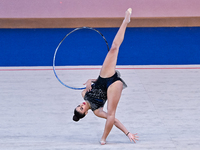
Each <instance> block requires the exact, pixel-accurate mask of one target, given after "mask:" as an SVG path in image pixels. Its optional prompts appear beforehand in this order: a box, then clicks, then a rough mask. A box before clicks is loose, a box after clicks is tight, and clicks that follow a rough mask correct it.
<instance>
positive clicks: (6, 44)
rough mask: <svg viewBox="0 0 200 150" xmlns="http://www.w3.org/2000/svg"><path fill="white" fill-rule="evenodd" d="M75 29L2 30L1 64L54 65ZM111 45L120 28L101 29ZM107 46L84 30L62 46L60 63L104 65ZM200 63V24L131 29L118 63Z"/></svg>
mask: <svg viewBox="0 0 200 150" xmlns="http://www.w3.org/2000/svg"><path fill="white" fill-rule="evenodd" d="M71 30H72V29H0V45H1V47H0V49H1V50H0V51H1V54H0V66H52V60H53V55H54V51H55V49H56V47H57V46H58V44H59V42H60V41H61V40H62V38H63V37H64V36H65V35H66V34H67V33H69V32H70V31H71ZM98 30H99V31H100V32H102V34H103V35H104V36H105V37H106V39H107V41H108V43H109V46H110V45H111V43H112V40H113V38H114V36H115V34H116V32H117V28H99V29H98ZM106 53H107V48H106V44H105V42H104V40H103V39H102V37H101V36H100V35H99V34H97V33H96V32H94V31H92V30H88V29H83V30H79V31H76V32H74V33H72V34H71V35H70V36H68V37H67V38H66V39H65V40H64V41H63V43H62V44H61V46H60V48H59V49H58V53H57V58H56V65H101V64H102V63H103V60H104V57H105V56H106ZM162 64H163V65H165V64H166V65H171V64H173V65H176V64H200V27H184V28H182V27H177V28H128V29H127V32H126V35H125V39H124V42H123V44H122V45H121V47H120V53H119V58H118V65H162Z"/></svg>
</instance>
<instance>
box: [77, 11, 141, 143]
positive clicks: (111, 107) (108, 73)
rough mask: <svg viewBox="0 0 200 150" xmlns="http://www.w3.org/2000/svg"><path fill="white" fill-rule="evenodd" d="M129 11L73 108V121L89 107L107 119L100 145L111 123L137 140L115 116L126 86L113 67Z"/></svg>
mask: <svg viewBox="0 0 200 150" xmlns="http://www.w3.org/2000/svg"><path fill="white" fill-rule="evenodd" d="M131 13H132V9H131V8H129V9H128V10H127V11H126V13H125V18H124V20H123V22H122V24H121V26H120V28H119V30H118V32H117V34H116V36H115V38H114V40H113V43H112V46H111V49H110V51H109V52H108V54H107V56H106V58H105V60H104V63H103V66H102V68H101V71H100V75H99V77H98V79H89V80H88V81H87V82H86V83H85V85H86V89H84V90H83V91H82V96H83V98H84V100H85V102H83V103H82V104H80V105H78V106H77V107H76V108H75V110H74V116H73V120H74V121H78V120H79V119H81V118H83V117H84V116H85V115H86V114H87V113H88V110H89V109H91V110H92V111H93V113H94V114H95V115H96V116H97V117H100V118H104V119H107V120H106V124H105V128H104V133H103V136H102V138H101V141H100V144H101V145H104V144H106V138H107V136H108V134H109V133H110V131H111V129H112V127H113V125H115V126H116V127H117V128H119V129H120V130H121V131H122V132H124V134H125V135H126V136H128V137H129V139H130V141H134V142H135V140H138V136H137V134H132V133H130V132H128V130H127V129H126V128H125V127H124V125H123V124H122V123H121V122H120V121H119V120H118V119H116V118H115V112H116V109H117V104H118V102H119V99H120V97H121V93H122V90H123V87H126V84H125V83H124V81H123V80H122V79H121V78H120V74H119V72H117V71H116V70H115V67H116V63H117V57H118V52H119V47H120V45H121V43H122V41H123V39H124V34H125V30H126V27H127V24H128V23H129V22H130V16H131ZM92 83H93V84H92ZM106 100H108V104H107V113H106V112H105V111H103V106H104V104H105V102H106Z"/></svg>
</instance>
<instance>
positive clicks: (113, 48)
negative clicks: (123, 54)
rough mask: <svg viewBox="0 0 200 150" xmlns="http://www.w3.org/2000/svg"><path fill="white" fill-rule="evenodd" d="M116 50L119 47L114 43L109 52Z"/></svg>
mask: <svg viewBox="0 0 200 150" xmlns="http://www.w3.org/2000/svg"><path fill="white" fill-rule="evenodd" d="M118 49H119V46H117V45H116V44H115V43H113V44H112V46H111V48H110V52H116V51H117V50H118Z"/></svg>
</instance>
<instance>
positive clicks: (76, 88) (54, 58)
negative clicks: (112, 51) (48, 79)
mask: <svg viewBox="0 0 200 150" xmlns="http://www.w3.org/2000/svg"><path fill="white" fill-rule="evenodd" d="M81 29H89V30H93V31H95V32H97V33H98V34H100V35H101V36H102V37H103V39H104V41H105V42H106V45H107V48H108V51H109V46H108V42H107V40H106V38H105V37H104V36H103V34H102V33H101V32H99V31H98V30H97V29H94V28H91V27H80V28H76V29H74V30H72V31H71V32H69V33H68V34H67V35H66V36H65V37H64V38H63V39H62V40H61V41H60V43H59V44H58V46H57V48H56V50H55V53H54V56H53V71H54V74H55V76H56V78H57V79H58V81H59V82H60V83H61V84H62V85H64V86H65V87H67V88H70V89H73V90H83V89H85V87H82V88H78V87H72V86H69V85H66V84H65V83H63V82H62V81H61V80H60V78H59V77H58V75H57V73H56V70H55V61H56V54H57V51H58V49H59V47H60V45H61V44H62V42H63V41H64V40H65V39H66V37H68V36H69V35H70V34H71V33H73V32H75V31H77V30H81Z"/></svg>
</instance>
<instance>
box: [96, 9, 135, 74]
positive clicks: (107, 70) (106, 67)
mask: <svg viewBox="0 0 200 150" xmlns="http://www.w3.org/2000/svg"><path fill="white" fill-rule="evenodd" d="M131 13H132V9H131V8H129V9H128V10H127V11H126V14H125V18H124V20H123V22H122V24H121V26H120V28H119V30H118V32H117V34H116V36H115V38H114V40H113V43H112V46H111V48H110V51H109V52H108V54H107V56H106V58H105V60H104V63H103V66H102V68H101V71H100V76H101V77H103V78H106V77H110V76H112V75H113V74H114V73H115V67H116V64H117V57H118V52H119V47H120V45H121V44H122V42H123V40H124V34H125V31H126V27H127V25H128V23H129V22H130V16H131Z"/></svg>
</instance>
